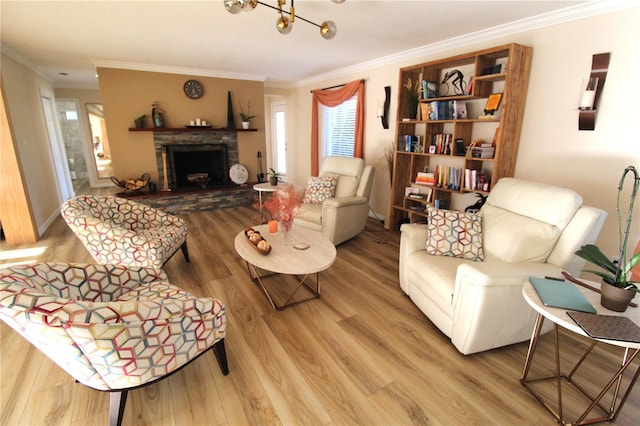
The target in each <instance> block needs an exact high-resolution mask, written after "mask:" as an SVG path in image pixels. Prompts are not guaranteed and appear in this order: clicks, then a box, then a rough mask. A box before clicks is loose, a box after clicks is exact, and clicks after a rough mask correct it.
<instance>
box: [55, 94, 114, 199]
mask: <svg viewBox="0 0 640 426" xmlns="http://www.w3.org/2000/svg"><path fill="white" fill-rule="evenodd" d="M56 109H57V111H58V123H59V125H60V129H61V133H62V138H63V141H64V147H65V152H66V154H67V158H68V168H69V174H70V175H71V179H72V180H73V184H74V186H75V187H83V186H85V185H87V186H90V187H91V188H98V187H107V186H112V185H113V183H112V182H111V179H110V177H111V176H112V175H113V169H112V167H111V151H110V150H109V139H108V137H106V134H107V132H106V129H105V127H104V126H105V124H104V114H103V113H102V105H101V104H99V103H88V104H86V105H85V108H81V106H80V101H79V100H78V99H71V98H70V99H61V98H59V99H56ZM94 129H95V130H94ZM94 132H95V136H94ZM94 138H97V139H94ZM94 140H95V141H96V143H95V144H94ZM105 152H106V153H107V154H105ZM98 154H100V156H99V155H98ZM87 179H88V182H87Z"/></svg>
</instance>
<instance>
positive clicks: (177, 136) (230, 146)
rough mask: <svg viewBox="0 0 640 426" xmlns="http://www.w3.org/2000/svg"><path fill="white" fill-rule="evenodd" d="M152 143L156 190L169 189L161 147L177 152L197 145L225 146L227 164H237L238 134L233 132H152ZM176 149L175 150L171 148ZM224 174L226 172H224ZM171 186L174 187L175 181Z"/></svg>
mask: <svg viewBox="0 0 640 426" xmlns="http://www.w3.org/2000/svg"><path fill="white" fill-rule="evenodd" d="M153 143H154V147H155V153H156V164H157V167H158V189H159V190H163V189H164V190H166V189H169V188H171V182H169V181H170V179H167V176H165V170H166V168H165V167H167V165H166V163H167V161H166V159H163V155H162V152H163V147H165V151H166V147H167V146H171V147H172V149H174V150H176V151H178V150H180V149H179V147H181V146H185V147H186V146H188V145H198V148H199V149H201V148H204V147H203V145H225V146H226V152H227V159H228V164H227V166H228V167H230V166H231V165H232V164H235V163H237V162H238V158H239V157H238V134H237V133H236V132H235V131H229V132H225V131H208V132H207V131H201V132H198V131H190V132H172V131H168V132H154V133H153ZM173 147H176V148H173ZM225 172H226V171H225ZM172 180H173V185H174V186H175V179H172Z"/></svg>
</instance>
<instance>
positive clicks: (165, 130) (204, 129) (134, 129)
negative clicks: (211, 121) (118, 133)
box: [129, 126, 258, 133]
mask: <svg viewBox="0 0 640 426" xmlns="http://www.w3.org/2000/svg"><path fill="white" fill-rule="evenodd" d="M129 131H130V132H154V133H171V132H176V133H177V132H257V131H258V129H225V128H213V127H204V126H201V127H154V128H149V129H138V128H137V127H129Z"/></svg>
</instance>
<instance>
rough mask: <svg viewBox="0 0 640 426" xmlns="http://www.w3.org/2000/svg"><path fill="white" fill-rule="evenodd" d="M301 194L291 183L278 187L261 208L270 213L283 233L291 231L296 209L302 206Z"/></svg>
mask: <svg viewBox="0 0 640 426" xmlns="http://www.w3.org/2000/svg"><path fill="white" fill-rule="evenodd" d="M301 200H302V194H301V193H299V192H298V191H297V190H296V187H295V186H294V185H293V184H291V183H285V184H284V185H280V186H278V189H277V190H276V191H275V192H274V193H273V194H272V195H271V196H270V197H269V198H267V199H266V200H265V201H264V203H263V207H264V208H265V209H267V211H268V212H269V213H271V217H273V218H274V219H275V220H277V221H278V222H280V223H281V224H282V226H283V227H284V230H285V232H288V231H289V230H290V229H291V225H292V224H293V219H294V218H295V217H296V213H297V212H298V207H300V204H302V201H301Z"/></svg>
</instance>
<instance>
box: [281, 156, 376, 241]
mask: <svg viewBox="0 0 640 426" xmlns="http://www.w3.org/2000/svg"><path fill="white" fill-rule="evenodd" d="M374 173H375V169H374V168H373V167H372V166H367V165H365V164H364V160H363V159H361V158H351V157H336V156H333V157H327V158H326V159H325V160H324V163H323V164H322V168H321V170H320V173H319V176H320V177H323V176H333V177H335V178H336V186H335V195H334V196H333V197H331V198H328V199H326V200H324V201H322V202H319V203H306V202H303V204H302V206H301V207H300V209H299V212H298V213H297V214H296V218H295V219H294V221H293V223H294V224H295V225H298V226H302V227H304V228H308V229H313V230H315V231H320V232H322V233H323V234H324V236H325V237H327V238H328V239H329V240H331V242H332V243H333V244H335V245H338V244H340V243H342V242H344V241H346V240H348V239H350V238H353V237H355V236H356V235H358V234H359V233H360V232H361V231H362V230H363V229H364V228H365V226H366V224H367V218H368V216H369V195H370V193H371V186H372V184H373V176H374Z"/></svg>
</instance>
